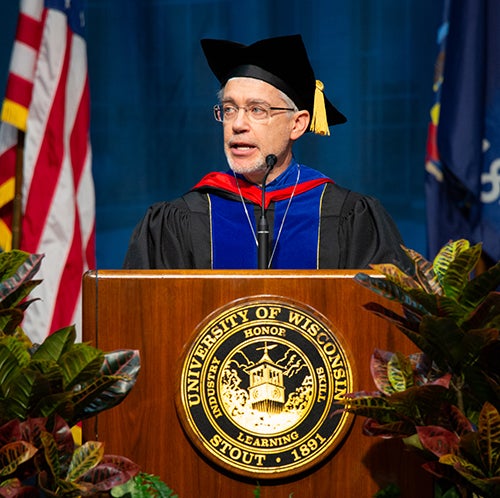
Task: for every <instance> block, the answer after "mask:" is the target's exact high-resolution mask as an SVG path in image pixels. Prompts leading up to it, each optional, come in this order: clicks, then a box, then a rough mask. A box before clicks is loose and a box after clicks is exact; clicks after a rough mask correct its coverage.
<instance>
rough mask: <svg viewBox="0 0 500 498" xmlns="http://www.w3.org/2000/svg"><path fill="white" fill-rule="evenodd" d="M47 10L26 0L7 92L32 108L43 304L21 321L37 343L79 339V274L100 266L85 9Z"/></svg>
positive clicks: (31, 190) (35, 244) (30, 156)
mask: <svg viewBox="0 0 500 498" xmlns="http://www.w3.org/2000/svg"><path fill="white" fill-rule="evenodd" d="M40 7H41V8H40ZM43 7H44V2H43V1H42V0H23V1H22V3H21V14H20V18H21V19H20V21H19V31H20V32H22V33H21V34H18V36H17V37H16V42H15V49H14V50H13V58H14V56H15V58H16V59H17V60H16V61H15V62H14V63H12V62H11V75H10V76H11V78H10V81H11V89H10V90H9V91H10V93H11V95H13V96H15V98H16V100H17V101H18V103H19V104H20V103H21V102H22V103H23V104H24V105H26V106H27V107H29V114H28V119H27V126H26V137H25V151H24V183H23V220H22V239H21V249H23V250H25V251H27V252H30V253H43V254H45V259H44V262H43V264H42V267H41V269H40V272H39V274H38V277H39V278H40V279H42V280H43V283H42V285H41V286H39V287H37V288H36V289H35V291H34V292H33V297H38V298H40V300H39V301H37V302H35V303H33V304H32V305H31V306H30V308H29V313H27V314H26V317H25V320H24V322H23V327H24V329H25V331H26V332H27V333H28V335H29V336H30V337H31V338H32V340H35V341H36V342H40V341H41V340H43V338H44V337H45V336H46V335H47V334H48V333H50V332H52V331H54V330H57V329H59V328H61V327H65V326H68V325H71V324H72V323H75V324H77V336H78V337H81V329H80V328H79V325H80V324H81V281H82V276H83V273H84V271H86V270H87V269H89V268H95V199H94V184H93V179H92V166H91V158H92V154H91V147H90V140H89V126H90V112H89V107H90V95H89V88H88V87H89V82H88V73H87V55H86V45H85V40H84V38H83V36H82V35H83V25H84V23H83V20H84V19H83V9H82V8H81V2H79V1H78V0H73V1H72V2H71V3H69V2H63V1H61V0H57V1H56V0H46V1H45V8H43ZM26 9H30V10H29V12H28V11H27V10H26ZM27 17H28V18H27ZM38 25H40V26H41V27H42V28H43V29H42V30H41V31H40V33H41V36H39V34H40V33H39V32H38V31H37V30H38ZM30 30H31V31H32V32H31V33H29V31H30ZM30 47H31V48H30ZM33 53H34V54H35V55H34V56H33ZM21 59H22V60H21ZM33 61H35V63H33ZM30 65H31V66H34V67H33V68H32V72H30V70H29V66H30ZM14 67H15V68H16V71H13V69H12V68H14ZM30 86H31V88H30ZM6 97H7V95H6ZM4 126H5V123H3V124H2V128H3V127H4ZM0 146H1V143H0ZM0 150H1V149H0ZM9 150H10V149H9ZM5 157H7V155H5ZM1 159H2V158H1V156H0V160H1ZM2 218H3V217H2ZM3 219H4V218H3ZM0 229H1V225H0Z"/></svg>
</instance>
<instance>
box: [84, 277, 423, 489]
mask: <svg viewBox="0 0 500 498" xmlns="http://www.w3.org/2000/svg"><path fill="white" fill-rule="evenodd" d="M356 273H357V272H356V271H274V270H271V271H263V272H261V271H198V270H193V271H191V270H190V271H181V270H174V271H152V270H143V271H125V270H123V271H122V270H113V271H92V272H89V273H87V274H86V275H85V276H84V279H83V339H84V341H86V342H90V343H91V344H93V345H95V346H97V347H99V348H100V349H102V350H104V351H112V350H115V349H138V350H139V351H140V355H141V365H142V366H141V371H140V373H139V378H138V381H137V383H136V385H135V386H134V388H133V389H132V392H131V393H130V394H129V396H128V397H127V398H126V399H125V400H124V402H123V403H122V404H121V405H119V406H118V407H115V408H113V409H111V410H109V411H107V412H105V413H103V414H101V415H99V416H98V417H96V418H95V419H91V420H89V421H86V422H85V424H84V428H83V429H84V438H85V439H86V440H96V439H97V440H100V441H103V442H104V443H105V453H107V454H119V455H123V456H127V457H128V458H130V459H131V460H133V461H134V462H136V463H138V464H139V465H140V466H141V467H142V469H143V471H144V472H147V473H150V474H155V475H159V476H160V477H161V478H162V480H163V481H164V482H165V483H166V484H167V485H168V486H169V487H170V488H172V489H173V490H174V491H175V492H176V493H177V494H178V495H179V498H201V497H203V498H233V497H234V498H246V497H248V498H252V497H253V496H254V494H253V491H254V490H255V489H256V486H257V482H256V481H257V480H256V479H252V478H251V477H249V476H241V475H237V474H235V473H234V472H231V471H230V470H228V469H226V468H224V467H221V466H219V465H217V464H214V462H213V461H211V460H210V459H207V458H206V456H205V455H203V454H202V453H200V451H198V449H197V448H196V445H193V443H192V440H191V439H190V438H189V437H188V435H187V434H186V431H185V430H184V428H183V426H182V424H181V423H180V420H179V416H178V411H177V410H176V404H175V398H176V385H177V377H178V375H179V362H180V358H181V357H182V356H183V354H184V352H185V350H186V348H187V347H188V346H189V343H190V341H192V340H193V333H194V332H195V331H196V329H197V327H199V324H200V323H202V322H203V321H204V320H206V317H207V316H209V315H211V314H213V313H214V311H216V310H217V309H219V308H221V307H223V306H226V305H227V304H228V303H231V302H233V301H235V300H241V299H244V298H247V297H252V296H264V295H265V296H279V297H284V298H286V299H290V300H293V301H297V302H299V303H303V304H305V305H307V306H309V307H311V308H313V309H315V310H317V311H318V312H319V313H320V314H321V315H323V316H325V317H326V318H327V319H328V320H329V322H330V323H331V324H333V325H334V327H335V329H336V330H337V331H339V332H340V334H341V335H342V336H343V338H344V339H345V340H346V341H347V342H348V347H349V350H350V352H351V354H352V361H353V362H354V372H355V376H354V381H353V382H354V387H355V389H354V390H367V391H370V390H374V389H375V387H374V384H373V381H372V379H371V375H370V369H369V361H370V356H371V354H372V352H373V350H374V349H375V348H380V349H385V350H389V351H401V352H403V353H406V354H408V353H412V352H415V350H416V348H415V346H414V345H413V344H412V343H411V342H410V341H408V340H407V339H406V338H405V337H404V336H403V334H402V333H401V332H399V331H398V330H396V329H394V328H392V327H391V326H389V324H388V323H387V322H386V321H384V320H382V319H379V318H377V317H375V316H373V315H372V314H370V313H369V312H368V311H366V310H364V309H362V305H363V304H365V303H367V302H370V301H378V302H382V303H383V304H386V305H388V302H387V301H385V300H383V299H382V298H379V297H378V296H377V295H376V294H374V293H372V292H370V291H368V290H366V289H365V288H363V287H362V286H361V285H359V284H357V283H356V282H355V281H354V280H353V276H354V275H355V274H356ZM394 306H395V309H397V305H396V304H395V305H394ZM362 423H363V420H362V419H357V420H355V422H354V424H353V425H352V426H351V428H350V429H349V432H348V434H347V435H346V436H345V437H344V438H343V440H342V442H341V443H340V444H339V445H338V446H336V447H335V449H334V450H333V452H332V453H331V454H329V455H328V457H326V458H325V459H323V460H322V461H321V462H320V463H318V465H317V466H314V467H312V468H309V469H307V471H305V472H302V473H298V474H297V475H293V476H286V477H285V478H283V477H281V478H278V479H273V478H272V477H273V476H270V478H269V479H259V480H258V481H259V482H258V485H259V486H260V496H261V498H289V496H293V497H294V498H306V497H307V498H323V497H324V498H326V497H342V498H351V497H352V498H354V497H356V498H368V497H371V496H373V495H374V493H376V492H377V491H378V490H380V489H381V488H384V487H386V486H387V485H388V484H390V483H394V484H397V485H398V486H399V487H400V489H401V490H402V496H403V497H405V498H413V497H414V498H417V497H418V498H422V497H426V496H432V480H431V478H430V476H429V475H428V474H427V473H426V472H424V471H423V470H422V469H420V464H421V463H422V462H421V461H420V460H419V459H418V457H417V456H416V455H413V454H410V453H408V452H407V450H405V449H404V447H403V444H402V442H400V441H396V440H387V441H386V440H380V439H377V438H371V437H367V436H363V435H362V433H361V426H362ZM403 453H404V454H403Z"/></svg>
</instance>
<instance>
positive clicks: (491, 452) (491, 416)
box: [478, 402, 500, 477]
mask: <svg viewBox="0 0 500 498" xmlns="http://www.w3.org/2000/svg"><path fill="white" fill-rule="evenodd" d="M478 434H479V440H478V444H479V448H480V453H481V458H482V460H483V465H484V468H485V473H486V475H487V476H488V477H491V476H494V475H497V472H499V470H500V469H499V458H500V415H499V413H498V410H497V409H496V408H495V407H494V406H493V405H492V404H491V403H488V402H486V403H485V404H484V405H483V408H482V410H481V413H480V414H479V427H478Z"/></svg>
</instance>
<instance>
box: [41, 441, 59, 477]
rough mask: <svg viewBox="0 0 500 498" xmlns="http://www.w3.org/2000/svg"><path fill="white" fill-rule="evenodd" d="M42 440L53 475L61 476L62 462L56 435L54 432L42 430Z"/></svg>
mask: <svg viewBox="0 0 500 498" xmlns="http://www.w3.org/2000/svg"><path fill="white" fill-rule="evenodd" d="M40 441H41V443H42V446H43V451H44V454H45V461H46V462H47V465H48V466H49V468H50V472H51V476H52V477H54V478H56V477H59V476H60V473H61V464H60V462H59V453H58V450H57V444H56V442H55V440H54V437H53V436H52V434H50V433H48V432H46V431H42V432H41V434H40Z"/></svg>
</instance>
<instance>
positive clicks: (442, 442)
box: [417, 425, 459, 457]
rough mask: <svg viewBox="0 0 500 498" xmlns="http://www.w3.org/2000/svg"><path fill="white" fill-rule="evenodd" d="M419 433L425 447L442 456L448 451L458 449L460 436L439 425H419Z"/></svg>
mask: <svg viewBox="0 0 500 498" xmlns="http://www.w3.org/2000/svg"><path fill="white" fill-rule="evenodd" d="M417 434H418V437H419V438H420V441H421V443H422V445H423V447H424V448H425V449H427V450H428V451H430V452H431V453H433V454H434V455H436V456H437V457H441V456H443V455H446V454H448V453H455V452H456V450H457V449H458V442H459V437H458V436H457V434H455V433H454V432H451V431H449V430H447V429H445V428H443V427H441V426H438V425H427V426H423V427H417Z"/></svg>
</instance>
